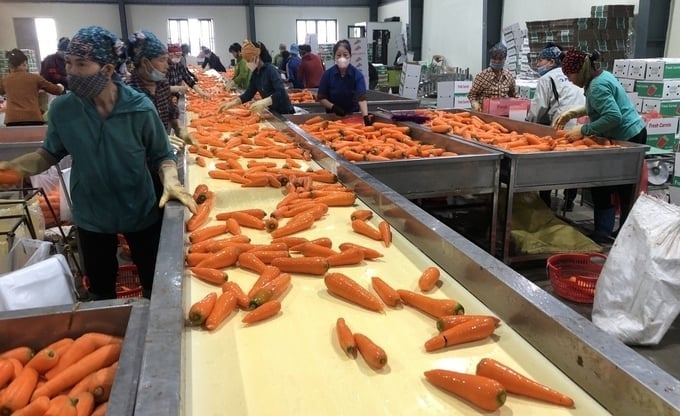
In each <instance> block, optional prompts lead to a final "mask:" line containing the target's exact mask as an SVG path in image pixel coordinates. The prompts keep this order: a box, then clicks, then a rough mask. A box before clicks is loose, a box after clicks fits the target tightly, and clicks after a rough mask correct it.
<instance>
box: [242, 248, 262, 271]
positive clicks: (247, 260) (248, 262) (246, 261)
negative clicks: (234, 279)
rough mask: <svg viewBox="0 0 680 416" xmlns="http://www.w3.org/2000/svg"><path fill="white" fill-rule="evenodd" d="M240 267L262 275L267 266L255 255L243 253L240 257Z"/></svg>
mask: <svg viewBox="0 0 680 416" xmlns="http://www.w3.org/2000/svg"><path fill="white" fill-rule="evenodd" d="M238 266H239V267H240V268H242V269H246V270H251V271H254V272H255V273H262V270H264V268H265V267H267V265H266V264H265V262H263V261H262V260H260V258H259V257H257V256H256V255H255V254H253V253H241V254H240V255H239V256H238Z"/></svg>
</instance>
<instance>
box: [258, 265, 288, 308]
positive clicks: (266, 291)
mask: <svg viewBox="0 0 680 416" xmlns="http://www.w3.org/2000/svg"><path fill="white" fill-rule="evenodd" d="M290 280H291V276H290V274H288V273H281V274H279V275H278V276H277V277H275V278H274V279H273V280H271V281H269V282H267V283H265V284H264V285H263V286H262V287H261V288H260V289H258V290H257V292H255V294H254V295H253V296H252V297H251V298H250V302H248V306H249V309H256V308H258V307H260V306H262V305H263V304H264V303H265V302H269V301H270V300H275V299H278V298H279V296H281V295H282V294H283V292H285V291H286V290H287V289H288V287H289V286H290Z"/></svg>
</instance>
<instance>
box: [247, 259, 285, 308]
mask: <svg viewBox="0 0 680 416" xmlns="http://www.w3.org/2000/svg"><path fill="white" fill-rule="evenodd" d="M280 274H281V269H279V268H278V267H274V266H271V265H265V266H264V268H263V269H262V272H261V273H260V275H259V276H258V278H257V280H256V281H255V283H253V287H251V288H250V291H248V299H249V300H248V302H249V303H250V299H251V298H252V297H253V296H255V293H257V291H258V290H260V288H262V287H264V285H266V284H267V283H269V282H271V281H272V280H274V279H276V278H277V277H279V275H280Z"/></svg>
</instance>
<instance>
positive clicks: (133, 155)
mask: <svg viewBox="0 0 680 416" xmlns="http://www.w3.org/2000/svg"><path fill="white" fill-rule="evenodd" d="M116 85H117V86H118V100H117V101H116V104H115V106H114V108H113V110H112V112H111V114H109V116H108V117H106V119H102V117H101V116H100V115H99V113H98V112H97V108H96V107H95V105H94V103H93V102H92V101H91V100H87V99H82V98H80V97H78V96H77V95H75V94H73V93H69V94H66V95H62V96H60V97H57V98H56V99H55V100H54V102H53V103H52V105H51V107H50V118H49V124H48V127H47V136H46V138H45V141H44V142H43V145H42V148H43V149H45V150H46V151H47V152H48V153H50V154H51V155H52V156H53V157H54V158H55V159H56V160H61V159H62V158H63V157H65V156H66V155H71V157H72V159H73V164H72V168H71V185H70V192H71V200H72V201H73V209H72V213H73V220H74V222H75V223H76V225H78V226H79V227H82V228H83V229H85V230H88V231H93V232H98V233H110V234H113V233H124V232H132V231H141V230H143V229H145V228H147V227H149V226H151V225H152V224H154V223H155V222H156V221H158V220H159V219H160V210H159V208H158V200H157V197H156V193H155V192H154V186H153V181H152V178H151V172H150V171H149V169H152V170H153V171H154V172H157V171H158V168H159V167H160V164H161V162H163V161H165V160H174V156H173V153H172V149H171V147H170V142H169V141H168V136H167V134H166V133H165V128H164V127H163V123H161V120H160V118H159V117H158V113H157V112H156V108H155V107H154V105H153V103H152V102H151V100H149V98H147V97H146V96H145V95H144V94H142V93H140V92H138V91H136V90H134V89H133V88H132V87H129V86H127V85H124V84H121V83H118V82H117V83H116Z"/></svg>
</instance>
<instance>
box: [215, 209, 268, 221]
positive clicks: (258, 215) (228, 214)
mask: <svg viewBox="0 0 680 416" xmlns="http://www.w3.org/2000/svg"><path fill="white" fill-rule="evenodd" d="M235 212H242V213H245V214H248V215H252V216H253V217H256V218H259V219H264V217H265V216H266V215H267V213H266V212H264V210H261V209H259V208H250V209H239V210H236V211H226V212H220V213H219V214H217V215H215V218H216V219H218V220H220V221H224V220H226V219H227V218H231V216H232V214H233V213H235Z"/></svg>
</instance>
